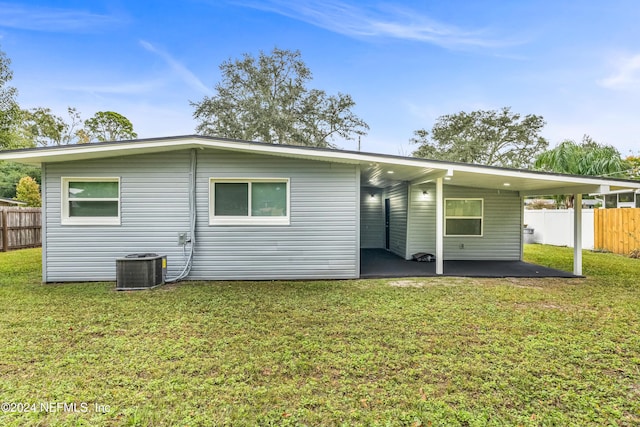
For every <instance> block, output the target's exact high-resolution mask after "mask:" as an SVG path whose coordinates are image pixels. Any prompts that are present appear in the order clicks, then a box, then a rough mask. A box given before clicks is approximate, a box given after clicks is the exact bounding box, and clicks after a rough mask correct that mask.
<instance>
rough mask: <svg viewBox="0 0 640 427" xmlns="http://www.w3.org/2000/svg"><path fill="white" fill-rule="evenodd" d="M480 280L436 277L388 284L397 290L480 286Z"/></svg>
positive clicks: (397, 280)
mask: <svg viewBox="0 0 640 427" xmlns="http://www.w3.org/2000/svg"><path fill="white" fill-rule="evenodd" d="M480 284H482V283H481V282H480V281H479V280H476V279H469V278H465V277H434V278H427V279H395V280H390V281H389V282H388V285H389V286H393V287H396V288H426V287H430V286H461V285H480Z"/></svg>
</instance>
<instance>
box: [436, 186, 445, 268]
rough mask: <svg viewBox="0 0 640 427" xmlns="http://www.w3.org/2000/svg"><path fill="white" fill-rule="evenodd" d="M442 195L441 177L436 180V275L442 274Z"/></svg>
mask: <svg viewBox="0 0 640 427" xmlns="http://www.w3.org/2000/svg"><path fill="white" fill-rule="evenodd" d="M443 236H444V194H443V192H442V177H440V178H437V179H436V274H443V273H444V260H443V259H442V257H443V254H444V249H443V248H444V237H443Z"/></svg>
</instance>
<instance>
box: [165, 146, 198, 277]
mask: <svg viewBox="0 0 640 427" xmlns="http://www.w3.org/2000/svg"><path fill="white" fill-rule="evenodd" d="M196 168H197V155H196V149H195V148H194V149H192V150H191V160H190V164H189V240H188V241H187V244H188V245H189V254H188V255H187V254H186V245H185V246H183V247H182V251H183V254H184V256H185V257H186V260H185V263H184V267H183V268H182V271H181V272H180V273H179V274H178V275H177V276H176V277H171V278H167V279H166V280H165V282H166V283H175V282H178V281H180V280H182V279H184V278H186V277H187V276H188V275H189V273H190V272H191V267H192V265H193V253H194V247H195V245H196V219H197V206H196Z"/></svg>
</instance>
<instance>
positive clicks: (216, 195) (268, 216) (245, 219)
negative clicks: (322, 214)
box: [209, 178, 289, 225]
mask: <svg viewBox="0 0 640 427" xmlns="http://www.w3.org/2000/svg"><path fill="white" fill-rule="evenodd" d="M209 223H210V224H211V225H242V224H249V225H288V224H289V179H284V178H268V179H266V178H256V179H244V178H239V179H236V178H234V179H217V178H211V180H210V184H209Z"/></svg>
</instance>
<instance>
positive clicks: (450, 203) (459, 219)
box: [444, 199, 484, 237]
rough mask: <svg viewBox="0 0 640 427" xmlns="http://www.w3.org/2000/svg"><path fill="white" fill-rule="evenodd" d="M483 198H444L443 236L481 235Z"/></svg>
mask: <svg viewBox="0 0 640 427" xmlns="http://www.w3.org/2000/svg"><path fill="white" fill-rule="evenodd" d="M483 214H484V199H444V224H445V225H444V227H445V228H444V230H445V231H444V235H445V236H472V237H481V236H482V232H483V229H482V225H483Z"/></svg>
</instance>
